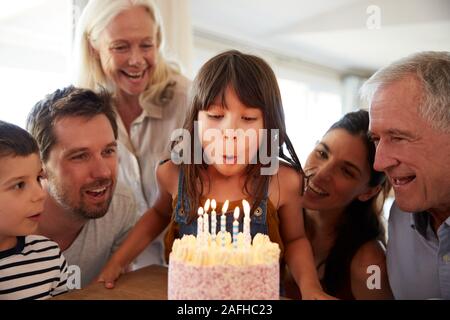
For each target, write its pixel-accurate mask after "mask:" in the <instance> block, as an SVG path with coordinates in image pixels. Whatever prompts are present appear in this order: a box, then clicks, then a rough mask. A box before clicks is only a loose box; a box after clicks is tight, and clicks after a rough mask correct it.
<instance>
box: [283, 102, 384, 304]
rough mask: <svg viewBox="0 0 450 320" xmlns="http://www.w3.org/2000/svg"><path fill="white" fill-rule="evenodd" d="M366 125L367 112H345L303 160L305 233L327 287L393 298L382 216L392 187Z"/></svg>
mask: <svg viewBox="0 0 450 320" xmlns="http://www.w3.org/2000/svg"><path fill="white" fill-rule="evenodd" d="M368 127H369V115H368V113H367V111H364V110H359V111H356V112H351V113H348V114H346V115H345V116H344V117H343V118H342V119H340V120H339V121H338V122H336V123H335V124H333V125H332V126H331V127H330V129H329V130H328V131H327V132H326V134H325V135H324V136H323V138H322V139H321V141H320V142H319V143H318V144H317V145H316V147H315V148H314V150H313V151H312V152H311V154H310V155H309V156H308V158H307V161H306V163H305V174H306V177H307V183H306V189H305V194H304V197H303V207H304V208H305V209H304V211H303V215H304V221H305V229H306V234H307V236H308V238H309V240H310V242H311V245H312V249H313V253H314V257H315V264H316V268H317V272H318V274H319V278H320V279H321V283H322V287H323V289H324V290H325V292H326V293H328V294H330V295H332V296H335V297H337V298H340V299H390V298H392V294H391V290H390V287H389V283H388V279H387V273H386V262H385V260H386V259H385V251H384V228H383V224H382V223H381V220H380V219H381V209H382V205H383V202H384V196H385V193H386V192H387V190H388V186H387V181H386V179H385V177H384V174H383V173H380V172H377V171H375V170H374V169H373V163H374V158H375V146H374V144H373V142H372V141H371V140H370V137H369V135H368ZM288 288H289V286H288ZM291 289H292V287H291ZM288 293H289V289H288ZM290 295H291V296H292V291H291V292H290Z"/></svg>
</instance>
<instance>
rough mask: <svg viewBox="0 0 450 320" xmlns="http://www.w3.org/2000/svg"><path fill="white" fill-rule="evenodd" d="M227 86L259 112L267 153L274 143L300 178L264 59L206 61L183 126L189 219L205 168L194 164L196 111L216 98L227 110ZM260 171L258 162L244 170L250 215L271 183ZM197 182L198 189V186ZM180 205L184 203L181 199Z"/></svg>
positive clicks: (231, 55) (233, 54)
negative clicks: (187, 143) (186, 138)
mask: <svg viewBox="0 0 450 320" xmlns="http://www.w3.org/2000/svg"><path fill="white" fill-rule="evenodd" d="M228 86H231V87H232V88H233V89H234V91H235V92H236V95H237V97H238V98H239V100H240V101H241V102H242V103H243V104H244V105H247V106H252V107H257V108H259V109H261V111H262V114H263V118H264V128H265V129H268V137H267V141H268V146H267V150H271V147H270V143H271V142H272V141H277V143H278V147H279V150H278V152H279V157H280V158H281V159H283V160H285V161H286V162H287V163H288V164H290V165H291V166H292V167H294V168H295V169H296V170H297V171H298V172H299V173H301V174H302V175H303V170H302V167H301V164H300V161H299V160H298V157H297V155H296V153H295V151H294V148H293V146H292V143H291V141H290V140H289V137H288V136H287V133H286V125H285V122H284V112H283V105H282V102H281V95H280V90H279V87H278V83H277V79H276V77H275V74H274V72H273V71H272V69H271V68H270V66H269V65H268V64H267V63H266V62H265V61H264V60H263V59H261V58H259V57H256V56H254V55H249V54H244V53H241V52H239V51H237V50H230V51H226V52H223V53H221V54H219V55H217V56H215V57H213V58H211V59H210V60H209V61H207V62H206V63H205V64H204V65H203V66H202V68H201V69H200V71H199V73H198V75H197V76H196V78H195V79H194V82H193V85H192V91H191V97H190V114H189V115H188V117H187V118H186V122H185V125H184V128H185V129H187V130H188V131H189V133H190V135H191V141H190V144H191V164H186V163H183V164H182V168H181V169H182V170H183V172H184V181H183V184H184V186H185V189H186V190H187V198H188V200H187V202H188V203H189V209H190V210H189V212H190V218H191V219H192V218H194V217H195V216H196V214H197V213H196V210H195V209H196V208H197V207H198V201H199V198H200V195H201V194H203V191H204V190H203V188H204V182H203V181H201V179H199V177H200V172H201V171H202V170H205V169H206V168H207V164H206V163H204V162H203V158H202V163H201V164H196V163H195V162H194V154H195V152H196V150H194V147H195V145H201V144H200V142H199V141H198V140H197V142H196V143H194V139H198V137H197V136H196V135H195V134H194V126H195V123H196V121H197V120H198V114H199V111H203V110H208V108H209V107H210V106H211V105H212V104H213V102H214V100H215V99H216V98H217V97H220V98H221V101H222V105H223V107H224V108H227V106H226V103H225V91H226V89H227V87H228ZM270 129H278V130H279V132H278V137H274V136H272V132H271V130H270ZM283 145H284V146H285V147H286V149H287V151H288V152H289V156H287V155H285V153H284V151H283ZM197 152H198V150H197ZM269 165H270V164H268V165H267V166H269ZM261 167H263V165H262V164H261V163H259V161H257V163H256V164H249V165H248V166H247V169H246V174H247V179H246V181H245V185H244V190H243V191H244V193H245V194H248V195H250V196H251V198H252V199H253V201H254V202H253V204H252V210H251V212H253V211H254V210H255V208H256V207H257V206H258V203H259V202H260V201H261V200H262V199H263V197H264V192H265V188H266V187H267V186H268V183H269V179H270V176H268V175H261V174H260V169H261ZM199 180H200V186H199V185H198V181H199ZM182 203H183V204H184V203H185V200H184V199H183V200H182Z"/></svg>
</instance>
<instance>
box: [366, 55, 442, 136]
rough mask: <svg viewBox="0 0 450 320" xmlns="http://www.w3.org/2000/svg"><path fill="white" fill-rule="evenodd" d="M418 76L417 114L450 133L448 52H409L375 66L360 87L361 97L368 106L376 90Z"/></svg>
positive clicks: (435, 126) (436, 127)
mask: <svg viewBox="0 0 450 320" xmlns="http://www.w3.org/2000/svg"><path fill="white" fill-rule="evenodd" d="M408 76H413V77H415V78H416V79H418V80H419V82H420V85H421V87H422V88H423V95H422V99H421V103H420V106H419V110H418V112H419V114H420V115H421V116H422V117H423V118H424V119H425V120H427V121H429V123H430V124H431V126H432V127H433V128H435V129H439V130H442V131H444V132H448V133H450V52H448V51H442V52H435V51H425V52H419V53H415V54H412V55H410V56H408V57H406V58H403V59H400V60H398V61H395V62H393V63H392V64H390V65H389V66H387V67H384V68H382V69H380V70H378V71H377V72H376V73H375V74H373V75H372V76H371V77H370V78H369V79H368V80H367V81H366V82H365V83H364V85H363V86H362V87H361V90H360V96H361V99H362V100H363V101H365V102H367V103H368V105H369V108H370V106H371V104H372V100H373V97H374V95H375V94H376V92H377V91H378V90H379V89H380V88H383V87H385V86H387V85H389V84H392V83H394V82H396V81H398V80H401V79H403V78H405V77H408Z"/></svg>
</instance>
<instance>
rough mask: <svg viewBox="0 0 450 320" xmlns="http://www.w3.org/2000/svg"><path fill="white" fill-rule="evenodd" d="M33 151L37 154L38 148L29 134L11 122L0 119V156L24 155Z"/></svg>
mask: <svg viewBox="0 0 450 320" xmlns="http://www.w3.org/2000/svg"><path fill="white" fill-rule="evenodd" d="M33 153H36V154H38V155H39V148H38V145H37V143H36V140H34V139H33V137H32V136H31V134H29V133H28V132H27V131H25V130H24V129H22V128H20V127H18V126H16V125H14V124H12V123H8V122H5V121H1V120H0V158H3V157H8V156H12V157H16V156H21V157H26V156H29V155H30V154H33Z"/></svg>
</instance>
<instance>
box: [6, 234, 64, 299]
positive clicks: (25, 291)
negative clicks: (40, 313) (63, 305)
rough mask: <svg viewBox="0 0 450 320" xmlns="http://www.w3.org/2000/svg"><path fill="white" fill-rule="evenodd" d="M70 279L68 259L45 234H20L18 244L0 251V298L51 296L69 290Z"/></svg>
mask: <svg viewBox="0 0 450 320" xmlns="http://www.w3.org/2000/svg"><path fill="white" fill-rule="evenodd" d="M66 282H67V263H66V260H65V259H64V256H63V255H62V253H61V250H60V249H59V247H58V245H57V244H56V243H55V242H53V241H50V240H49V239H47V238H45V237H42V236H35V235H31V236H26V237H17V245H16V246H15V247H14V248H11V249H8V250H5V251H0V300H4V299H8V300H17V299H47V298H50V297H52V296H56V295H58V294H61V293H64V292H66V291H67V285H66Z"/></svg>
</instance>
